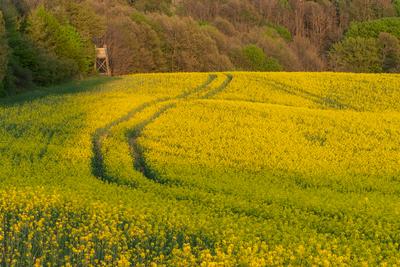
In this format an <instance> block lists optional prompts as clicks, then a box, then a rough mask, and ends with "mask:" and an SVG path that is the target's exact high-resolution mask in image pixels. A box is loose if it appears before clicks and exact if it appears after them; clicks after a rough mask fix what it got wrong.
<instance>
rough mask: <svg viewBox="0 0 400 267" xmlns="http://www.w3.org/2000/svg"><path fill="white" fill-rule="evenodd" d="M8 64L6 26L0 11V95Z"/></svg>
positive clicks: (2, 93) (2, 92) (2, 91)
mask: <svg viewBox="0 0 400 267" xmlns="http://www.w3.org/2000/svg"><path fill="white" fill-rule="evenodd" d="M7 65H8V45H7V38H6V27H5V22H4V19H3V13H2V12H1V11H0V97H1V96H3V95H4V94H5V90H4V84H3V81H4V78H5V76H6V72H7Z"/></svg>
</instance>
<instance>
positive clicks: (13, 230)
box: [0, 72, 400, 266]
mask: <svg viewBox="0 0 400 267" xmlns="http://www.w3.org/2000/svg"><path fill="white" fill-rule="evenodd" d="M35 264H36V265H37V266H42V265H45V266H158V265H160V266H199V265H203V266H281V265H306V266H307V265H326V266H329V265H333V266H336V265H339V266H340V265H350V266H354V265H355V266H359V265H371V266H376V265H382V266H385V265H388V266H393V265H400V75H394V74H393V75H389V74H380V75H375V74H333V73H319V74H317V73H244V72H243V73H241V72H232V73H182V74H137V75H129V76H123V77H115V78H93V79H90V80H86V81H81V82H75V83H71V84H67V85H64V86H60V87H56V88H49V89H46V90H41V91H36V92H32V93H29V94H25V95H20V96H18V97H14V98H10V99H7V100H0V265H1V266H31V265H35ZM48 264H50V265H48Z"/></svg>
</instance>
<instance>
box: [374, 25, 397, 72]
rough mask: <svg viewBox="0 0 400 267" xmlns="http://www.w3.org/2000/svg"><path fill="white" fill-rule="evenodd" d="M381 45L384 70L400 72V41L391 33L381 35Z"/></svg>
mask: <svg viewBox="0 0 400 267" xmlns="http://www.w3.org/2000/svg"><path fill="white" fill-rule="evenodd" d="M379 43H380V45H381V51H382V59H383V70H384V71H385V72H400V41H399V39H397V38H396V37H395V36H393V35H391V34H390V33H386V32H383V33H381V34H380V35H379Z"/></svg>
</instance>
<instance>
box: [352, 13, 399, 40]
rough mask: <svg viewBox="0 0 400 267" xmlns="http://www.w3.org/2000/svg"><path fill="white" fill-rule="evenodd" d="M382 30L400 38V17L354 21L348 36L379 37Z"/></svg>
mask: <svg viewBox="0 0 400 267" xmlns="http://www.w3.org/2000/svg"><path fill="white" fill-rule="evenodd" d="M381 32H387V33H390V34H392V35H394V36H396V37H397V38H400V18H383V19H378V20H372V21H366V22H354V23H352V24H351V25H350V28H349V30H348V31H347V33H346V37H347V38H348V37H364V38H377V37H378V36H379V34H380V33H381Z"/></svg>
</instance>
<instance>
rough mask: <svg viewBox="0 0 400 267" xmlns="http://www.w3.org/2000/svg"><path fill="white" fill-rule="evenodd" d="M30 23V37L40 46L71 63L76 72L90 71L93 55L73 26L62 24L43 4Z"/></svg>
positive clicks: (30, 19) (32, 15)
mask: <svg viewBox="0 0 400 267" xmlns="http://www.w3.org/2000/svg"><path fill="white" fill-rule="evenodd" d="M28 24H29V26H28V33H29V37H30V38H31V39H32V40H33V42H34V43H35V44H36V45H37V46H38V47H39V48H41V49H44V50H46V52H47V53H50V54H51V53H54V54H55V55H56V56H57V58H59V59H60V61H63V63H64V64H65V63H67V64H70V66H69V69H71V72H76V73H75V74H77V73H78V71H79V72H80V73H87V72H88V71H89V68H90V66H91V62H92V61H91V60H90V58H91V57H92V56H93V55H87V51H86V50H85V47H84V41H83V39H82V38H81V36H80V35H79V33H78V32H77V31H76V29H75V28H74V27H73V26H71V25H69V24H61V23H60V22H59V21H58V20H57V18H56V17H55V16H54V15H53V14H51V13H50V12H49V11H47V10H46V9H45V8H44V7H43V6H41V7H39V8H38V9H37V10H35V12H34V13H32V14H31V16H30V18H29V20H28Z"/></svg>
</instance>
